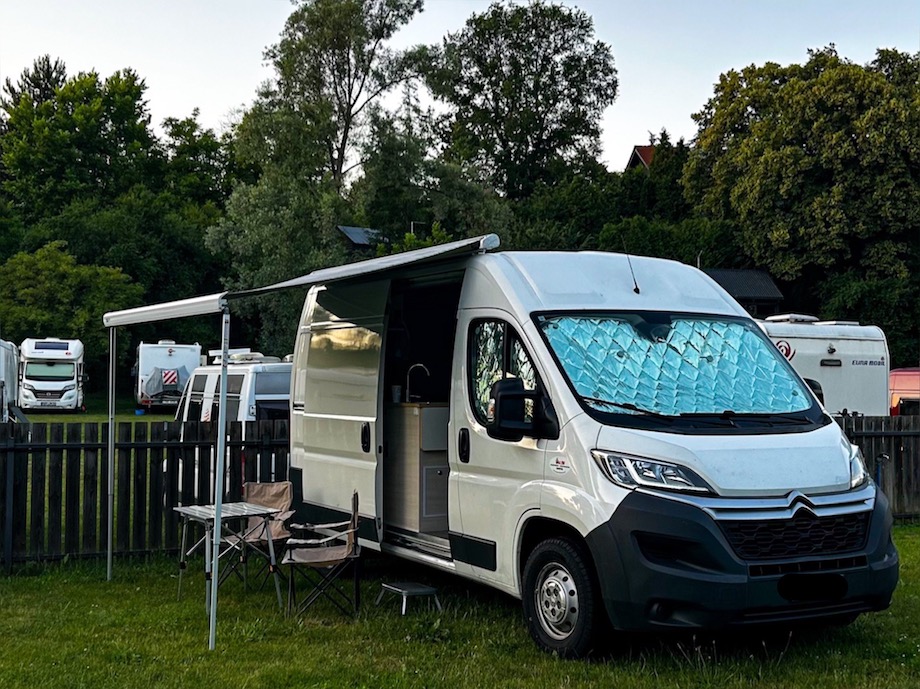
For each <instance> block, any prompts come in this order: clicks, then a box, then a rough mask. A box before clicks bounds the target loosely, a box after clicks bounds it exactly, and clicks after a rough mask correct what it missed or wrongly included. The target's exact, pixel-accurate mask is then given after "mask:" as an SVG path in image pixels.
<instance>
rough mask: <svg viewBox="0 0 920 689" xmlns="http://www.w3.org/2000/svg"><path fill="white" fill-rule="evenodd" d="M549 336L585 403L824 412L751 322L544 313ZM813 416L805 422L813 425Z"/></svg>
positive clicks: (664, 411)
mask: <svg viewBox="0 0 920 689" xmlns="http://www.w3.org/2000/svg"><path fill="white" fill-rule="evenodd" d="M537 324H538V325H539V327H540V330H541V331H542V333H543V335H544V337H545V338H546V341H547V343H548V344H549V346H550V348H551V349H552V351H553V353H554V355H555V357H556V359H557V360H558V362H559V364H560V365H561V368H562V370H563V372H564V373H565V375H566V376H567V377H568V379H569V383H570V384H571V386H572V388H573V389H574V391H575V392H576V393H577V395H578V396H579V397H580V398H581V401H582V403H583V405H585V406H586V407H587V408H589V409H593V410H596V411H600V412H604V413H609V414H617V415H624V414H626V415H632V416H633V417H640V416H641V417H643V418H645V419H646V420H647V419H648V417H649V416H651V417H655V416H657V417H662V416H664V417H682V416H693V415H696V416H699V415H706V414H710V415H717V416H718V417H720V418H721V419H723V420H724V421H725V422H726V424H727V425H734V423H735V422H734V421H733V420H732V419H734V415H744V414H754V415H756V414H760V415H770V414H773V415H776V414H793V413H797V412H798V413H800V412H803V411H806V410H816V409H818V408H817V407H816V405H815V402H814V400H813V398H812V396H811V394H810V393H809V392H808V390H806V389H805V387H804V385H803V384H802V383H801V382H800V381H799V379H798V378H797V377H796V376H795V374H794V373H793V371H792V369H791V367H790V366H789V364H788V362H786V360H785V359H784V358H783V356H782V355H781V354H780V353H779V350H777V348H776V347H775V346H773V344H772V343H771V342H770V341H769V340H768V339H767V338H766V337H765V336H764V335H763V333H762V332H761V331H760V329H759V328H758V327H757V325H756V324H755V323H754V322H752V321H749V320H747V319H742V318H732V317H716V316H705V315H700V316H696V315H689V314H668V313H660V312H633V313H601V314H596V315H587V314H583V313H579V314H567V315H543V316H539V317H538V318H537ZM816 419H820V410H819V409H818V415H817V417H815V418H811V417H809V418H808V419H805V420H804V422H811V423H815V422H816Z"/></svg>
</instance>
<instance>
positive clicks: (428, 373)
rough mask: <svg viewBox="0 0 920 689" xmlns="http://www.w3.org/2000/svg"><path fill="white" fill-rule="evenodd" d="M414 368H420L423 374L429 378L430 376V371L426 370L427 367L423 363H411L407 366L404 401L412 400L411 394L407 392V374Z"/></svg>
mask: <svg viewBox="0 0 920 689" xmlns="http://www.w3.org/2000/svg"><path fill="white" fill-rule="evenodd" d="M416 368H421V369H422V370H423V371H424V372H425V375H427V376H428V377H429V378H430V377H431V372H430V371H429V370H428V367H427V366H425V364H412V365H411V366H410V367H409V370H408V371H406V402H411V401H412V396H411V395H410V394H409V376H410V374H411V373H412V371H413V370H414V369H416Z"/></svg>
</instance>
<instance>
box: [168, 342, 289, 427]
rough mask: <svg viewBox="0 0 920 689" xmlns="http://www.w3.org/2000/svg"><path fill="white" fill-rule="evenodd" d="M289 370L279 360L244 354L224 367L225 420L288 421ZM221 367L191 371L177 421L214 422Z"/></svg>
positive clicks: (217, 405)
mask: <svg viewBox="0 0 920 689" xmlns="http://www.w3.org/2000/svg"><path fill="white" fill-rule="evenodd" d="M291 367H292V364H291V363H290V362H288V363H284V362H282V361H281V360H280V359H279V358H278V357H269V356H263V355H262V354H259V353H258V352H255V353H253V352H249V351H248V350H247V351H243V352H239V353H237V354H232V355H231V356H230V359H229V361H228V367H227V420H228V421H275V420H278V419H288V418H290V399H291ZM219 399H220V365H217V364H211V365H208V366H199V367H197V368H196V369H195V370H194V371H192V374H191V376H190V377H189V382H188V384H187V385H186V387H185V391H184V392H183V394H182V399H181V400H180V401H179V407H178V409H177V410H176V421H215V422H216V421H217V412H218V409H219V404H218V402H219Z"/></svg>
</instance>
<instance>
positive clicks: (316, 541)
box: [287, 529, 354, 550]
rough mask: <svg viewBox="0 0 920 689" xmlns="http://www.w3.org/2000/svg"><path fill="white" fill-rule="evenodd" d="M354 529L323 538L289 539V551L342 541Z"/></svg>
mask: <svg viewBox="0 0 920 689" xmlns="http://www.w3.org/2000/svg"><path fill="white" fill-rule="evenodd" d="M351 531H354V529H350V530H349V531H339V532H336V533H334V534H332V535H331V536H323V537H322V538H289V539H288V540H287V549H288V550H297V549H298V548H312V547H313V546H317V545H324V544H326V543H330V542H332V541H338V540H341V539H342V537H343V536H345V535H347V534H348V533H350V532H351Z"/></svg>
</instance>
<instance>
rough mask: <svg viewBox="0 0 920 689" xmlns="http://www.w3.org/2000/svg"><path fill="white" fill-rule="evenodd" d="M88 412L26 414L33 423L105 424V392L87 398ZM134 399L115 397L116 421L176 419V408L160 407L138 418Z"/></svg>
mask: <svg viewBox="0 0 920 689" xmlns="http://www.w3.org/2000/svg"><path fill="white" fill-rule="evenodd" d="M84 406H85V407H86V411H82V412H58V411H33V410H30V411H28V412H27V413H26V416H27V417H28V418H29V421H31V422H32V423H105V422H107V421H108V420H109V402H108V396H107V393H105V392H101V393H100V392H96V393H92V394H89V395H87V396H86V400H85V405H84ZM134 410H135V405H134V398H133V397H132V395H131V393H130V392H125V393H120V394H117V395H116V397H115V421H116V423H117V422H119V421H132V422H133V421H172V420H173V419H174V418H175V417H176V410H175V408H174V407H170V408H164V407H160V408H158V409H156V410H155V411H154V413H152V414H151V413H145V414H143V415H141V416H137V415H136V414H135V413H134Z"/></svg>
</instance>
